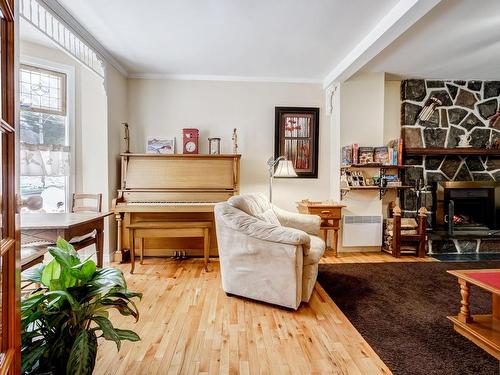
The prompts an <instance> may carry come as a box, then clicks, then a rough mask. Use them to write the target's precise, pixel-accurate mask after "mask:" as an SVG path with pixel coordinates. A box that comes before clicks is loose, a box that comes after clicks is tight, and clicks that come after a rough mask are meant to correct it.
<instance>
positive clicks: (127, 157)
mask: <svg viewBox="0 0 500 375" xmlns="http://www.w3.org/2000/svg"><path fill="white" fill-rule="evenodd" d="M239 159H240V155H182V154H175V155H157V154H122V189H127V190H129V189H175V190H177V189H187V190H189V189H194V190H214V189H216V190H219V189H220V190H237V189H238V185H239Z"/></svg>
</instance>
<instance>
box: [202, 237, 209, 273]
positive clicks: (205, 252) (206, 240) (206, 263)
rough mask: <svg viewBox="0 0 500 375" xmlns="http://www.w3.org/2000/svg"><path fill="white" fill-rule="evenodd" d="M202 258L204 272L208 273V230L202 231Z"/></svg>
mask: <svg viewBox="0 0 500 375" xmlns="http://www.w3.org/2000/svg"><path fill="white" fill-rule="evenodd" d="M203 240H204V241H203V242H204V243H203V258H204V261H205V271H206V272H208V258H209V257H210V229H209V228H204V229H203Z"/></svg>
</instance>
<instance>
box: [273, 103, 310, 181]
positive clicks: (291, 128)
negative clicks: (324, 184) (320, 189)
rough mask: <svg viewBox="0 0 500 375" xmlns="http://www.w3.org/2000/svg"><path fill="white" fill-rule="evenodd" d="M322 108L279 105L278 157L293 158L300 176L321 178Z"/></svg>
mask: <svg viewBox="0 0 500 375" xmlns="http://www.w3.org/2000/svg"><path fill="white" fill-rule="evenodd" d="M318 151H319V108H312V107H275V125H274V157H275V158H278V157H280V156H285V157H286V158H287V159H288V160H290V161H292V163H293V166H294V168H295V172H296V173H297V178H318V154H319V152H318Z"/></svg>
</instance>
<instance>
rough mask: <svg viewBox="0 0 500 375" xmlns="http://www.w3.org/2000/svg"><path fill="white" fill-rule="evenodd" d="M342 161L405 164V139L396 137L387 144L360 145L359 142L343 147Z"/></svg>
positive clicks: (348, 162)
mask: <svg viewBox="0 0 500 375" xmlns="http://www.w3.org/2000/svg"><path fill="white" fill-rule="evenodd" d="M341 162H342V165H343V166H350V165H364V164H367V165H368V164H377V165H403V140H402V139H401V138H399V139H394V140H392V141H390V142H389V143H388V145H387V146H381V147H365V146H363V147H359V146H358V144H357V143H353V144H352V145H346V146H344V147H342V155H341Z"/></svg>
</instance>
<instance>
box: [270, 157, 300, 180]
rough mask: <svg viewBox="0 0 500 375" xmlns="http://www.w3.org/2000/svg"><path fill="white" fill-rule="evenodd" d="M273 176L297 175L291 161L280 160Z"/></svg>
mask: <svg viewBox="0 0 500 375" xmlns="http://www.w3.org/2000/svg"><path fill="white" fill-rule="evenodd" d="M274 177H297V173H295V168H294V167H293V163H292V161H291V160H280V161H279V162H278V166H277V167H276V171H275V172H274Z"/></svg>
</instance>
